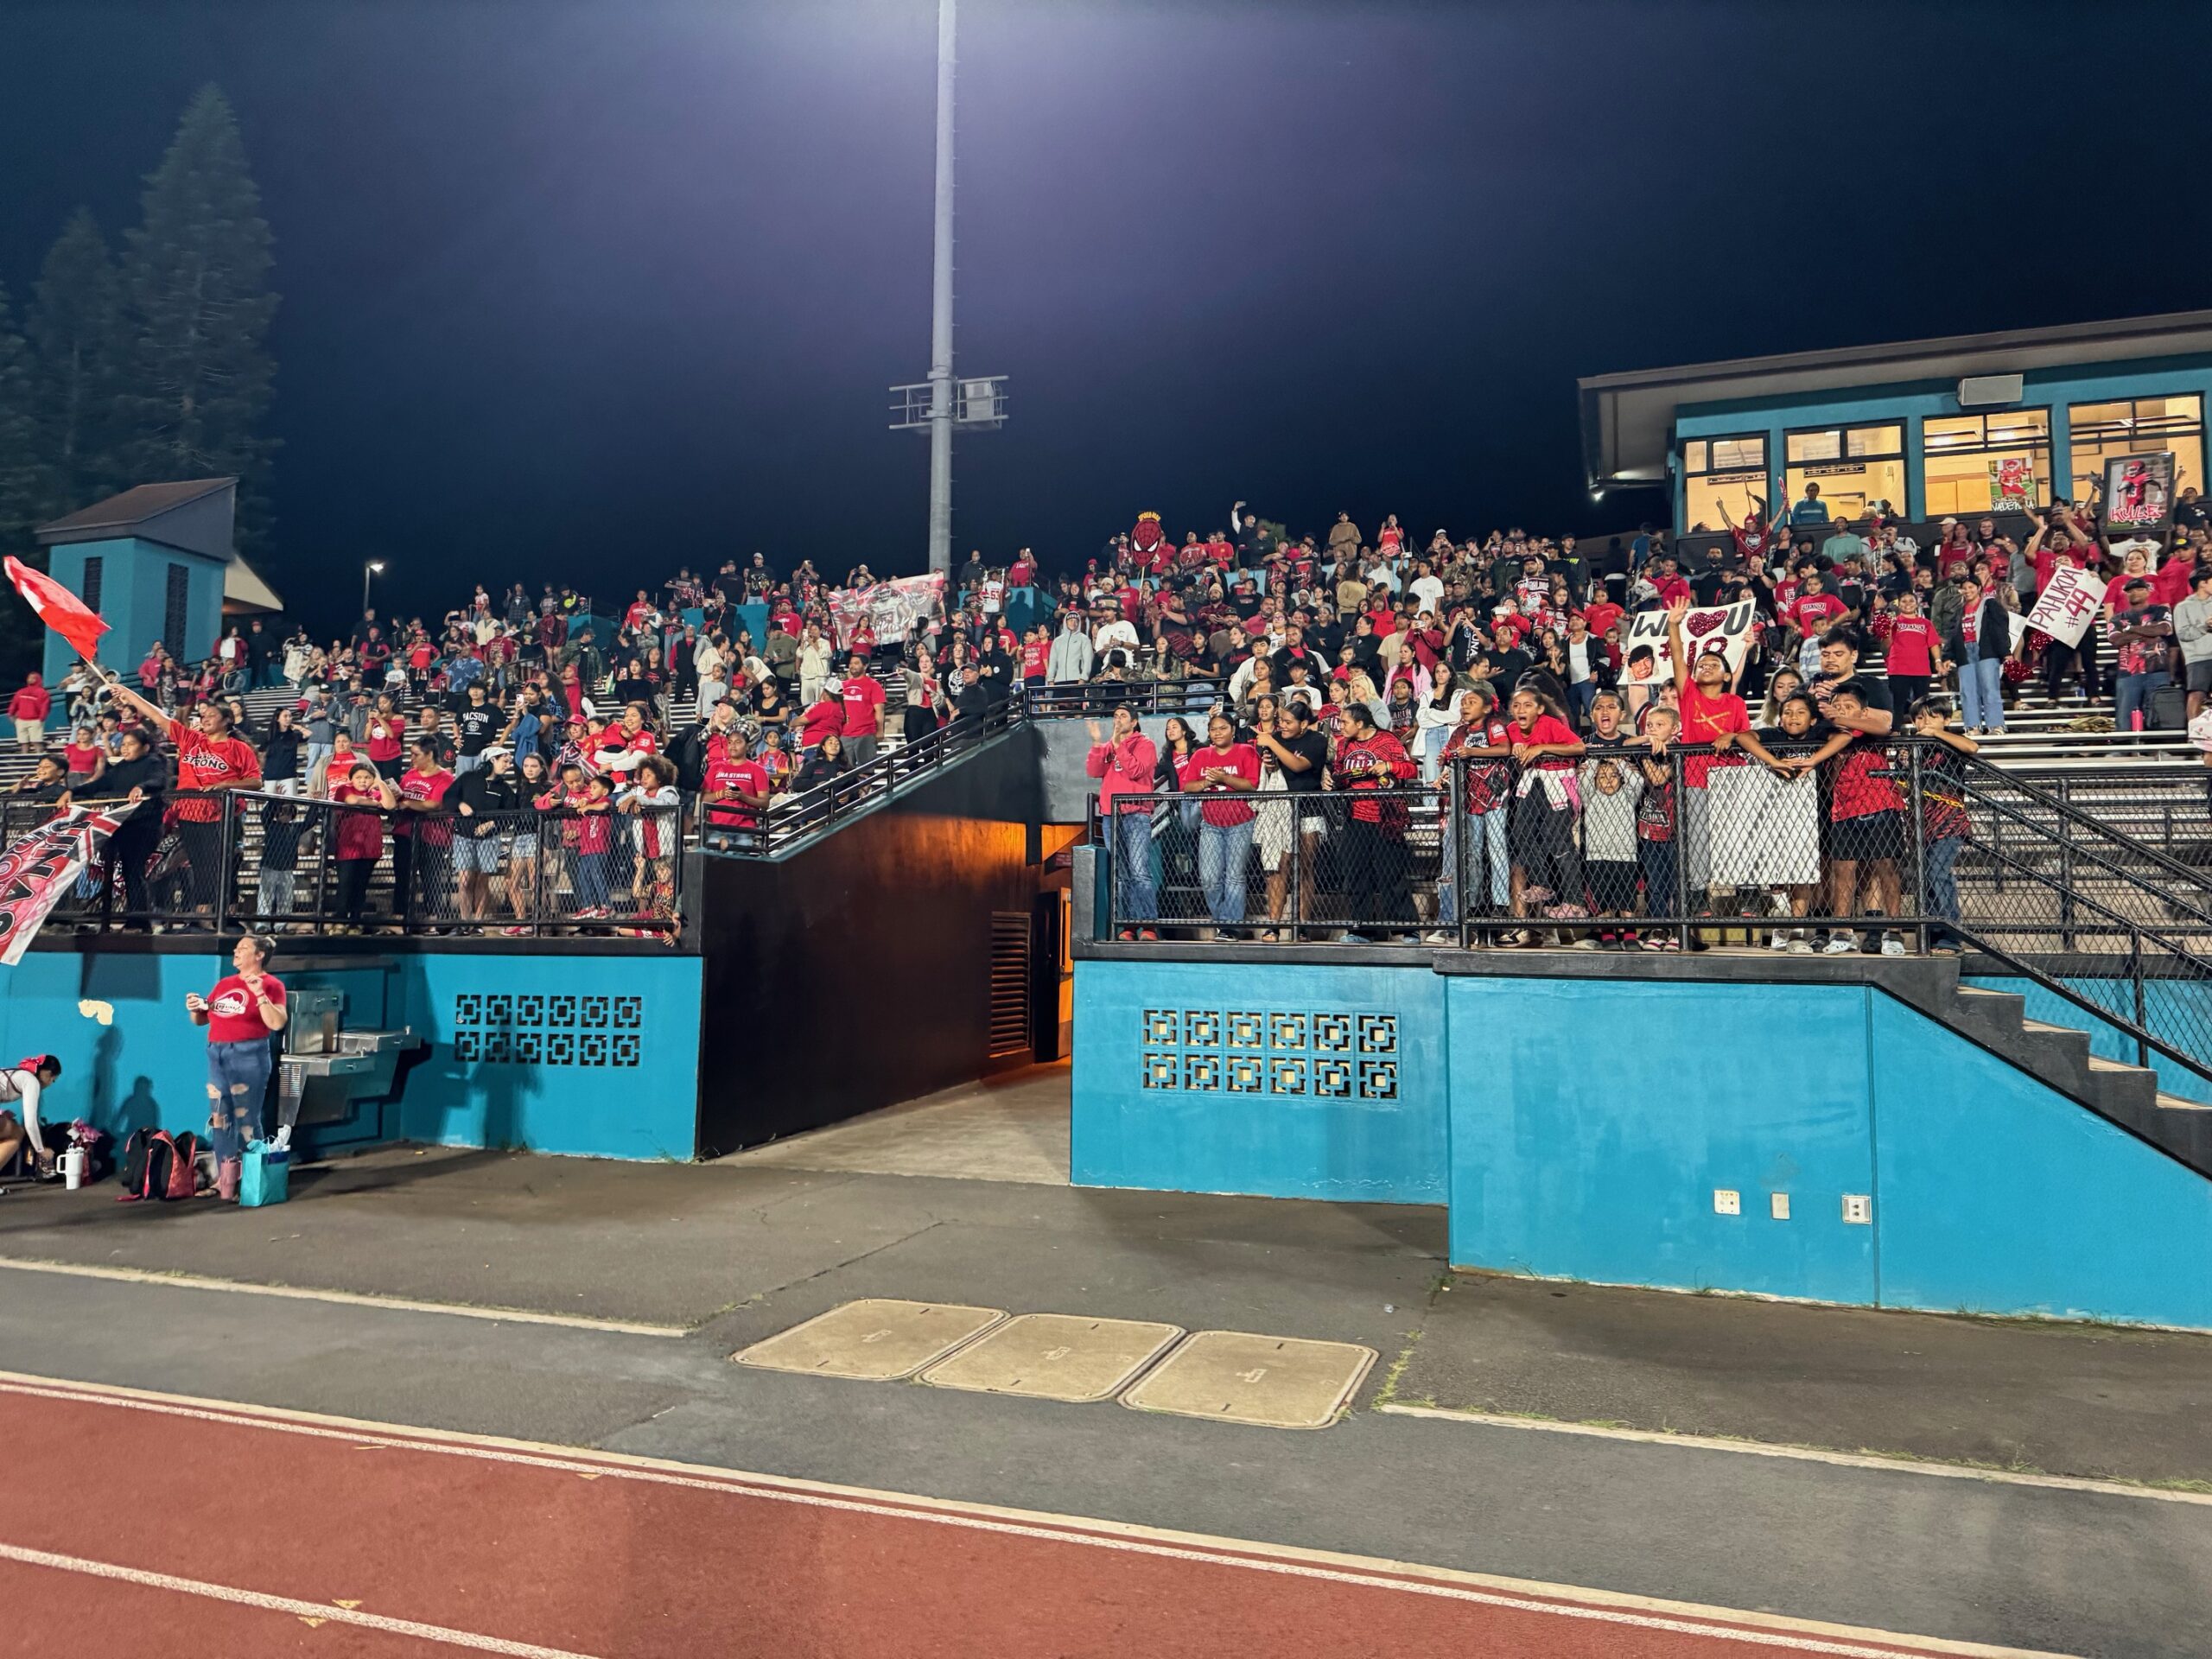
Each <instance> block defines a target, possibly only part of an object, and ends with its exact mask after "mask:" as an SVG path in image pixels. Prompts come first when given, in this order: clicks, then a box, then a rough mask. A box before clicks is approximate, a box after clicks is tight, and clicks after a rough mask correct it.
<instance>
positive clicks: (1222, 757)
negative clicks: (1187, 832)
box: [1176, 712, 1260, 938]
mask: <svg viewBox="0 0 2212 1659" xmlns="http://www.w3.org/2000/svg"><path fill="white" fill-rule="evenodd" d="M1206 735H1207V739H1208V744H1207V747H1205V748H1203V749H1200V750H1198V752H1197V753H1194V754H1192V755H1190V756H1188V757H1187V758H1185V760H1183V761H1182V762H1181V763H1180V764H1179V766H1177V767H1176V778H1177V781H1178V782H1179V783H1180V784H1181V785H1182V787H1183V791H1184V792H1185V794H1190V795H1207V796H1216V795H1224V794H1226V795H1230V796H1232V797H1233V796H1236V795H1245V794H1249V793H1251V792H1252V791H1254V790H1256V789H1257V788H1259V786H1260V756H1259V753H1258V751H1257V750H1255V749H1254V748H1253V747H1252V746H1251V745H1250V744H1249V743H1239V742H1238V741H1236V721H1232V720H1231V719H1230V717H1229V716H1228V715H1226V714H1223V713H1218V712H1217V713H1216V714H1215V715H1213V717H1212V718H1211V720H1209V721H1207V722H1206ZM1252 822H1253V806H1252V803H1250V802H1249V801H1241V800H1236V799H1230V800H1211V799H1210V800H1207V801H1205V803H1204V804H1201V805H1200V806H1199V808H1198V890H1199V892H1200V893H1203V894H1204V895H1205V906H1206V913H1207V914H1208V915H1209V916H1210V917H1211V918H1212V919H1213V923H1214V926H1215V927H1216V928H1221V927H1235V928H1239V929H1241V928H1242V927H1243V923H1244V899H1245V880H1246V866H1247V865H1248V864H1249V862H1250V860H1251V855H1252ZM1201 937H1202V938H1205V937H1211V932H1209V933H1208V934H1205V935H1201Z"/></svg>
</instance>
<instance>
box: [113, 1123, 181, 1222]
mask: <svg viewBox="0 0 2212 1659" xmlns="http://www.w3.org/2000/svg"><path fill="white" fill-rule="evenodd" d="M199 1154H200V1137H199V1136H198V1135H194V1134H192V1133H191V1132H190V1131H187V1132H186V1133H184V1134H182V1135H176V1136H174V1137H172V1136H170V1135H168V1134H167V1133H166V1132H164V1131H162V1130H161V1129H133V1130H132V1131H131V1132H130V1139H129V1140H128V1141H124V1143H123V1196H122V1200H121V1201H122V1202H124V1203H126V1204H127V1203H129V1202H130V1201H131V1200H132V1199H135V1198H190V1197H191V1196H192V1195H193V1191H194V1185H196V1183H195V1181H194V1173H195V1172H194V1164H195V1162H196V1160H198V1157H199Z"/></svg>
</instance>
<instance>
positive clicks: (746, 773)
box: [699, 749, 775, 845]
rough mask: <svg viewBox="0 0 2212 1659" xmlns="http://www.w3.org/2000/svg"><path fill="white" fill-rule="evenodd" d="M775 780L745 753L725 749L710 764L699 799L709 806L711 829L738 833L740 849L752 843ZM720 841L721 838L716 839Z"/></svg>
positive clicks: (701, 784) (736, 837)
mask: <svg viewBox="0 0 2212 1659" xmlns="http://www.w3.org/2000/svg"><path fill="white" fill-rule="evenodd" d="M774 791H775V780H774V779H772V778H771V777H770V776H769V774H768V769H767V768H766V766H762V765H761V764H760V762H759V761H758V760H752V759H750V758H749V757H747V755H746V754H745V753H744V752H743V751H742V750H736V749H725V750H724V751H723V752H722V753H721V754H720V755H719V756H718V757H716V758H715V759H713V760H709V761H708V763H707V769H706V772H705V773H704V774H703V775H702V778H701V779H700V791H699V792H700V798H702V800H704V801H705V802H706V803H707V824H708V827H709V829H715V830H721V831H736V832H739V833H737V834H736V835H735V836H734V837H732V838H733V839H734V840H735V841H737V842H739V843H740V844H741V845H742V844H744V843H746V842H750V841H751V840H752V839H753V836H752V832H753V830H756V829H759V828H760V814H761V813H763V812H765V811H766V810H768V798H769V797H770V796H771V795H772V793H773V792H774ZM717 839H721V837H720V836H718V837H717Z"/></svg>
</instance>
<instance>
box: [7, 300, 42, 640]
mask: <svg viewBox="0 0 2212 1659" xmlns="http://www.w3.org/2000/svg"><path fill="white" fill-rule="evenodd" d="M30 357H31V354H30V347H29V346H27V345H25V344H24V342H23V337H22V335H21V334H17V333H16V318H15V312H14V308H12V307H11V306H10V304H9V302H8V290H7V289H4V288H0V553H12V554H14V555H15V556H16V557H18V558H29V556H30V555H31V552H32V550H33V543H32V540H31V529H32V527H33V526H34V525H35V524H37V523H38V522H39V480H40V469H39V465H38V454H37V423H36V422H35V420H34V419H33V418H32V413H31V411H32V406H33V405H32V400H33V391H32V386H31V361H30ZM40 563H41V564H43V563H44V561H43V560H41V561H40ZM40 633H41V629H40V627H39V624H38V619H37V618H36V617H35V616H33V615H32V614H31V611H30V607H29V606H27V605H25V604H24V603H23V602H22V601H21V600H19V599H17V598H16V595H15V594H14V593H13V592H12V591H10V590H9V589H7V588H0V671H3V672H5V673H6V674H7V675H8V677H9V678H10V681H13V680H15V679H16V678H17V677H19V676H20V675H21V674H22V672H23V671H24V670H25V669H27V668H33V667H35V666H37V651H38V639H39V636H40Z"/></svg>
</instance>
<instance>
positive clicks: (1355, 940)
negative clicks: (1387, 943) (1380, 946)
mask: <svg viewBox="0 0 2212 1659" xmlns="http://www.w3.org/2000/svg"><path fill="white" fill-rule="evenodd" d="M1338 937H1339V939H1340V941H1341V943H1343V944H1374V943H1375V941H1374V940H1372V939H1370V938H1368V937H1367V935H1366V934H1364V933H1345V934H1342V935H1339V936H1338Z"/></svg>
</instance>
